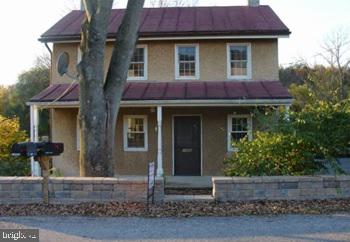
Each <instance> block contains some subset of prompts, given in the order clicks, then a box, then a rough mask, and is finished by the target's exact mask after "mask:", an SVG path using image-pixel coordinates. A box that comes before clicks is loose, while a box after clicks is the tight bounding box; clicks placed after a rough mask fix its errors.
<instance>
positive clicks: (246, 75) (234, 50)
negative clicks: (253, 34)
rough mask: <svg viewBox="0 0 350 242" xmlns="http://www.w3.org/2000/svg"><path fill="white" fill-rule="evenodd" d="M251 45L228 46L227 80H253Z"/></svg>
mask: <svg viewBox="0 0 350 242" xmlns="http://www.w3.org/2000/svg"><path fill="white" fill-rule="evenodd" d="M251 66H252V61H251V46H250V44H243V43H237V44H228V45H227V79H251V76H252V74H251V69H252V68H251Z"/></svg>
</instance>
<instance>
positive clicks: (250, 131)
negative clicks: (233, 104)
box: [226, 114, 253, 152]
mask: <svg viewBox="0 0 350 242" xmlns="http://www.w3.org/2000/svg"><path fill="white" fill-rule="evenodd" d="M232 118H246V119H247V125H248V130H247V134H248V139H249V140H252V139H253V117H252V114H229V115H227V131H226V137H227V139H226V141H227V151H228V152H234V151H237V148H233V147H232V145H231V131H232Z"/></svg>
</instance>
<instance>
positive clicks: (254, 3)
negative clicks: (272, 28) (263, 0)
mask: <svg viewBox="0 0 350 242" xmlns="http://www.w3.org/2000/svg"><path fill="white" fill-rule="evenodd" d="M259 5H260V1H259V0H248V6H249V7H258V6H259Z"/></svg>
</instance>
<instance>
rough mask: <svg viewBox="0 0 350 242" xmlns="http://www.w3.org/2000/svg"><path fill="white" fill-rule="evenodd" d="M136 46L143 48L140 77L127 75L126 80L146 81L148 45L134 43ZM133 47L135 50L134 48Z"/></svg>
mask: <svg viewBox="0 0 350 242" xmlns="http://www.w3.org/2000/svg"><path fill="white" fill-rule="evenodd" d="M136 48H142V49H143V57H144V59H143V63H144V65H143V67H144V70H143V74H144V76H142V77H129V76H128V77H127V81H146V80H147V79H148V46H147V45H146V44H141V45H136ZM136 48H135V50H136Z"/></svg>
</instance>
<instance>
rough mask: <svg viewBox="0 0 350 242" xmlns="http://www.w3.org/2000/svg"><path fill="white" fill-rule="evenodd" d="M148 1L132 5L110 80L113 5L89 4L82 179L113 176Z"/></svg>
mask: <svg viewBox="0 0 350 242" xmlns="http://www.w3.org/2000/svg"><path fill="white" fill-rule="evenodd" d="M143 2H144V1H143V0H140V1H139V0H138V1H133V0H132V1H129V2H128V6H127V9H126V12H125V14H124V18H123V21H122V24H121V25H120V27H119V30H118V35H117V40H116V43H115V46H114V50H113V54H112V58H111V62H110V66H109V69H108V73H107V78H106V80H104V76H105V75H104V58H105V44H106V36H107V25H108V20H109V16H110V12H111V8H112V4H113V1H112V0H85V1H84V4H85V9H86V18H85V21H84V23H83V25H82V41H81V50H82V61H81V62H80V64H79V68H78V70H79V74H80V97H79V98H80V111H79V122H80V129H81V134H80V137H81V139H80V140H81V144H80V175H81V176H113V175H114V166H115V162H116V159H115V149H114V147H115V133H116V120H117V113H118V111H119V104H120V101H121V97H122V92H123V89H124V84H125V82H126V78H127V71H128V68H129V65H130V61H131V58H132V55H133V52H134V47H135V43H136V41H137V37H138V35H137V32H138V28H139V21H140V16H141V10H142V7H143Z"/></svg>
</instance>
